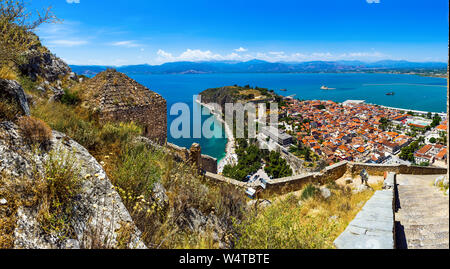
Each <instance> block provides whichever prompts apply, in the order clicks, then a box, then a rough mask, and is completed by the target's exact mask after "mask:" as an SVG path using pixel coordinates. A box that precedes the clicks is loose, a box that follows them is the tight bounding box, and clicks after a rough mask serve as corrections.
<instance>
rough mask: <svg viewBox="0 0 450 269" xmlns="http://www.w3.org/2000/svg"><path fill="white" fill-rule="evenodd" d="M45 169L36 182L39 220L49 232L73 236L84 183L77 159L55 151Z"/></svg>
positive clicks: (61, 235)
mask: <svg viewBox="0 0 450 269" xmlns="http://www.w3.org/2000/svg"><path fill="white" fill-rule="evenodd" d="M44 169H45V174H44V175H43V176H40V177H38V178H37V180H36V182H35V185H36V195H37V197H39V203H40V207H39V208H40V210H39V216H38V220H39V222H40V224H41V227H42V229H43V230H44V231H45V232H46V233H48V234H53V235H57V236H58V238H59V239H65V238H68V237H71V236H73V227H72V220H73V216H74V210H75V208H74V205H75V199H76V197H77V195H79V193H80V191H81V184H82V181H81V178H80V174H79V168H78V167H77V166H76V160H75V159H74V157H73V155H71V154H70V153H68V152H57V151H52V152H50V153H49V155H48V159H47V160H46V161H45V163H44Z"/></svg>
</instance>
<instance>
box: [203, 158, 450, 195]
mask: <svg viewBox="0 0 450 269" xmlns="http://www.w3.org/2000/svg"><path fill="white" fill-rule="evenodd" d="M363 169H366V171H367V172H368V173H369V175H371V176H382V175H384V173H385V172H388V173H389V172H394V173H397V174H415V175H437V174H446V173H447V169H445V168H438V167H422V166H409V165H382V164H366V163H354V162H348V161H343V162H339V163H336V164H334V165H331V166H328V167H326V168H325V169H324V170H322V171H321V172H317V173H308V174H303V175H297V176H291V177H286V178H278V179H274V180H271V181H269V182H268V183H267V185H266V189H265V190H263V191H262V192H260V193H259V197H260V198H265V197H270V196H274V195H283V194H286V193H289V192H293V191H298V190H301V189H302V188H303V187H304V186H305V185H306V184H308V183H313V182H318V183H321V184H324V183H326V182H330V181H333V180H337V179H339V178H341V177H343V176H348V177H351V178H355V177H357V176H358V175H359V173H360V172H361V171H362V170H363ZM205 177H206V178H207V179H209V180H211V181H214V182H217V183H224V184H232V185H235V186H237V187H242V188H248V187H251V188H257V187H258V186H259V184H257V183H251V184H249V183H245V182H241V181H238V180H234V179H231V178H227V177H224V176H221V175H217V174H214V173H209V172H208V173H206V175H205Z"/></svg>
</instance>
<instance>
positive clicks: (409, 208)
mask: <svg viewBox="0 0 450 269" xmlns="http://www.w3.org/2000/svg"><path fill="white" fill-rule="evenodd" d="M397 211H408V212H423V213H426V212H430V214H433V213H434V212H440V213H441V212H444V213H447V214H448V212H449V208H448V206H441V205H424V206H423V207H421V206H417V205H413V206H410V205H400V207H399V208H397Z"/></svg>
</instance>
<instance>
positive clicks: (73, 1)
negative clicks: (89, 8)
mask: <svg viewBox="0 0 450 269" xmlns="http://www.w3.org/2000/svg"><path fill="white" fill-rule="evenodd" d="M66 2H67V3H68V4H79V3H80V0H66Z"/></svg>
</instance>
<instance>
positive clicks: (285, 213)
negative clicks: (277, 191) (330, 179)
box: [237, 184, 381, 249]
mask: <svg viewBox="0 0 450 269" xmlns="http://www.w3.org/2000/svg"><path fill="white" fill-rule="evenodd" d="M328 187H329V188H331V189H332V194H333V195H332V196H331V197H329V198H328V199H324V198H322V196H321V195H320V193H319V192H314V191H311V187H305V189H306V188H308V190H307V192H308V195H303V198H304V199H302V193H297V194H290V195H287V196H285V197H284V198H283V199H280V200H277V201H275V202H274V204H272V205H271V206H269V207H267V208H265V209H264V210H262V211H261V212H258V213H257V212H253V213H252V214H250V215H249V216H250V217H249V218H247V219H246V220H244V221H243V222H242V223H240V224H237V227H238V229H239V231H240V234H241V235H240V237H239V239H238V244H237V247H238V248H251V249H261V248H262V249H266V248H280V249H283V248H293V249H328V248H334V246H333V241H334V240H335V239H336V238H337V237H338V236H339V234H341V233H342V232H343V231H344V230H345V228H346V227H347V225H348V224H349V223H350V221H351V220H352V219H353V218H354V217H355V216H356V214H357V213H358V212H359V211H360V210H361V208H362V207H363V206H364V204H365V202H366V201H368V200H369V199H370V197H372V195H373V193H374V191H372V190H368V191H365V192H361V193H358V194H352V192H351V190H350V189H348V188H344V187H339V186H337V185H329V186H328ZM372 187H374V189H380V188H381V185H380V184H378V185H374V186H372Z"/></svg>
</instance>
